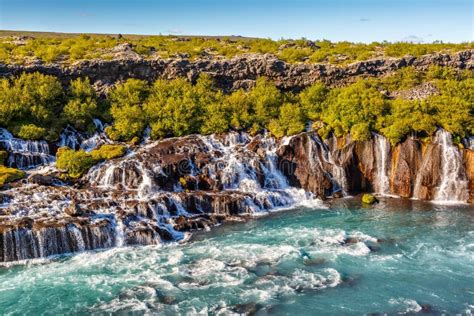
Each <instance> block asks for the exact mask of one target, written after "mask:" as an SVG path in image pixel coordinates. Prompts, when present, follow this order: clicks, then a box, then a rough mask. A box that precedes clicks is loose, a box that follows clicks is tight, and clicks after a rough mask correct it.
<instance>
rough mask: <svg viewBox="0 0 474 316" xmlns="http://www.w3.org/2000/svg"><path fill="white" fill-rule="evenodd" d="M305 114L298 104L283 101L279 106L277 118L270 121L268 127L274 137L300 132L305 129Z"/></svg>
mask: <svg viewBox="0 0 474 316" xmlns="http://www.w3.org/2000/svg"><path fill="white" fill-rule="evenodd" d="M305 122H306V120H305V116H304V114H303V111H302V109H301V107H300V106H299V104H291V103H285V104H283V105H282V106H281V107H280V115H279V116H278V119H273V120H271V121H270V124H269V127H268V129H269V130H270V133H272V134H273V135H274V136H275V137H278V138H280V137H283V136H288V135H294V134H297V133H301V132H302V131H304V129H305Z"/></svg>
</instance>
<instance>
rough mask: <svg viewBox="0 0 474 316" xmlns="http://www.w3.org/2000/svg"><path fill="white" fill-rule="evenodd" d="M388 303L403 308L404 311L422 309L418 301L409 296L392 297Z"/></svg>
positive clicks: (409, 311)
mask: <svg viewBox="0 0 474 316" xmlns="http://www.w3.org/2000/svg"><path fill="white" fill-rule="evenodd" d="M388 303H389V304H390V305H395V306H397V307H399V308H402V309H403V311H400V312H402V313H418V312H420V311H421V310H422V308H421V306H420V304H418V302H417V301H415V300H412V299H408V298H391V299H390V300H389V301H388Z"/></svg>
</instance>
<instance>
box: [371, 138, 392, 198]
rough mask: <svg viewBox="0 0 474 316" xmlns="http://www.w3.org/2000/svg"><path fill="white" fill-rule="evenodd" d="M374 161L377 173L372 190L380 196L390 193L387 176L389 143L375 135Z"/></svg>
mask: <svg viewBox="0 0 474 316" xmlns="http://www.w3.org/2000/svg"><path fill="white" fill-rule="evenodd" d="M374 139H375V161H376V167H377V169H376V170H377V172H376V174H375V179H374V180H375V181H374V188H375V192H376V193H377V194H380V195H387V194H389V193H390V177H389V175H388V172H389V170H388V169H389V167H390V143H389V142H388V140H387V139H386V138H385V137H383V136H382V135H379V134H375V135H374Z"/></svg>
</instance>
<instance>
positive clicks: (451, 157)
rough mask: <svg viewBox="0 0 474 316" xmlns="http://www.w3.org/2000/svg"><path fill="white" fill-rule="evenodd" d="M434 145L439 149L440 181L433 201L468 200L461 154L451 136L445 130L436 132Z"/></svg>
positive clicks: (466, 180)
mask: <svg viewBox="0 0 474 316" xmlns="http://www.w3.org/2000/svg"><path fill="white" fill-rule="evenodd" d="M435 143H437V144H439V146H440V147H441V181H440V185H439V186H438V188H437V190H436V193H435V201H439V202H466V201H467V200H468V199H469V190H468V183H469V182H468V179H467V177H466V172H464V166H463V159H462V155H461V152H460V151H459V149H458V148H457V147H456V146H455V145H453V142H452V139H451V134H450V133H448V132H447V131H445V130H439V131H438V132H436V136H435Z"/></svg>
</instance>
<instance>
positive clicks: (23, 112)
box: [0, 73, 63, 139]
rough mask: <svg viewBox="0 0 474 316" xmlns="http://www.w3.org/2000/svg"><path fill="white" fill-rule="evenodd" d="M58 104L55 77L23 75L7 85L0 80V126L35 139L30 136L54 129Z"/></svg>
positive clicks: (59, 95) (59, 93)
mask: <svg viewBox="0 0 474 316" xmlns="http://www.w3.org/2000/svg"><path fill="white" fill-rule="evenodd" d="M62 102H63V88H62V86H61V84H60V82H59V81H58V79H57V78H56V77H53V76H47V75H42V74H39V73H32V74H26V73H24V74H22V75H21V76H19V77H17V78H14V79H12V80H11V81H10V80H8V79H1V80H0V126H4V127H8V128H10V129H11V130H13V131H17V132H23V135H25V136H28V138H33V139H36V138H38V137H35V136H34V135H33V134H34V133H35V132H40V128H48V129H50V128H51V127H52V126H55V124H56V123H57V113H58V112H59V111H60V110H61V104H62ZM33 124H34V125H33ZM42 134H43V135H41V136H45V135H44V133H42Z"/></svg>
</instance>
